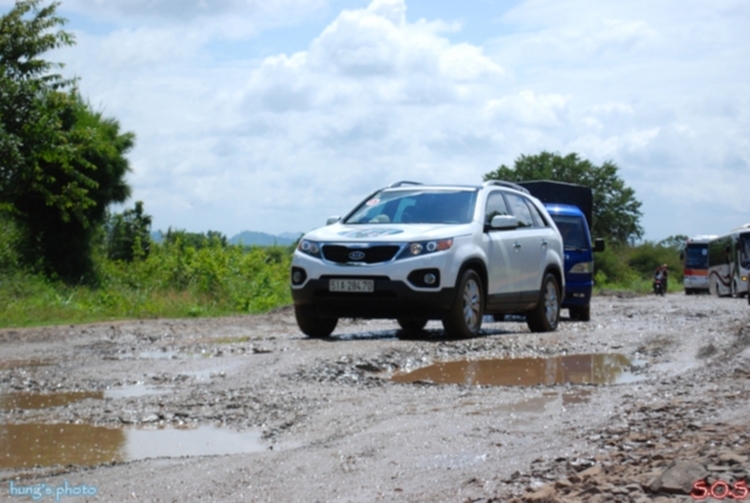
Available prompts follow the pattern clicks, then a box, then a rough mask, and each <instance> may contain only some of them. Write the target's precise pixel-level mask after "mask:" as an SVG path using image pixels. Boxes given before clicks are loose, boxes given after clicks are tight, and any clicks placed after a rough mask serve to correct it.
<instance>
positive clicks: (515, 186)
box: [484, 180, 529, 194]
mask: <svg viewBox="0 0 750 503" xmlns="http://www.w3.org/2000/svg"><path fill="white" fill-rule="evenodd" d="M490 185H497V186H498V187H508V188H509V189H513V190H517V191H519V192H525V193H526V194H529V191H528V190H527V189H526V188H525V187H521V186H520V185H518V184H517V183H513V182H506V181H503V180H487V181H486V182H484V186H485V187H488V186H490Z"/></svg>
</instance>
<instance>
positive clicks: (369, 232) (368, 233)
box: [339, 229, 404, 239]
mask: <svg viewBox="0 0 750 503" xmlns="http://www.w3.org/2000/svg"><path fill="white" fill-rule="evenodd" d="M402 232H404V231H402V230H401V229H362V230H358V231H344V232H339V236H344V237H347V238H355V239H360V238H377V237H380V236H393V235H394V234H401V233H402Z"/></svg>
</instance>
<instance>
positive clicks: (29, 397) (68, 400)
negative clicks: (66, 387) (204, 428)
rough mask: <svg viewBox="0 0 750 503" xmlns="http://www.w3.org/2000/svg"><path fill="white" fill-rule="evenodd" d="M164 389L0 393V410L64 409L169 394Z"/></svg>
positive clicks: (142, 386) (137, 386)
mask: <svg viewBox="0 0 750 503" xmlns="http://www.w3.org/2000/svg"><path fill="white" fill-rule="evenodd" d="M169 392H170V390H169V389H166V388H153V387H151V386H146V385H144V384H134V385H132V386H123V387H121V388H111V389H108V390H106V391H64V392H57V393H30V392H25V391H23V392H15V393H0V410H13V409H24V410H36V409H49V408H52V407H64V406H66V405H70V404H72V403H75V402H80V401H81V400H87V399H93V400H103V399H105V398H112V399H118V398H133V397H141V396H146V395H162V394H165V393H169Z"/></svg>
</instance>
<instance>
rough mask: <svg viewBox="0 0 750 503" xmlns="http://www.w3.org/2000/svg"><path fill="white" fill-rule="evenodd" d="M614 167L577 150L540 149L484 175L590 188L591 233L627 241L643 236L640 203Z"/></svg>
mask: <svg viewBox="0 0 750 503" xmlns="http://www.w3.org/2000/svg"><path fill="white" fill-rule="evenodd" d="M617 170H618V168H617V166H616V165H615V164H614V163H613V162H611V161H607V162H605V163H604V164H602V165H601V166H596V165H594V164H593V163H591V162H590V161H587V160H585V159H580V158H579V157H578V154H576V153H571V154H568V155H566V156H565V157H563V156H561V155H560V154H553V153H550V152H542V153H540V154H537V155H530V156H526V155H522V156H520V157H519V158H518V159H516V161H515V165H514V166H513V168H509V167H508V166H505V165H501V166H500V167H499V168H497V169H496V170H495V171H491V172H489V173H487V174H485V175H484V179H485V180H507V181H509V182H521V181H529V180H554V181H558V182H567V183H576V184H579V185H584V186H586V187H590V188H591V189H592V192H593V196H594V211H593V214H594V215H593V222H592V223H591V227H592V229H593V230H594V233H595V234H596V235H597V236H603V237H605V238H608V239H609V240H610V241H612V242H616V243H627V242H628V241H631V240H634V239H638V238H640V237H641V236H643V228H642V227H641V226H640V224H639V220H640V217H641V211H640V208H641V202H640V201H638V200H637V199H636V198H635V191H634V190H633V189H631V188H629V187H627V186H626V185H625V183H624V182H623V181H622V180H621V179H620V177H619V176H618V175H617Z"/></svg>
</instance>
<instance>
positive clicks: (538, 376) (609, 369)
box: [391, 354, 636, 386]
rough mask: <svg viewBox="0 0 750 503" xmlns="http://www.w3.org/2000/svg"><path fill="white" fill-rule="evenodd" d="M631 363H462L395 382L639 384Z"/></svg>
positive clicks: (619, 359) (577, 358)
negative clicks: (630, 371)
mask: <svg viewBox="0 0 750 503" xmlns="http://www.w3.org/2000/svg"><path fill="white" fill-rule="evenodd" d="M629 367H630V360H629V359H628V358H627V357H626V356H625V355H621V354H584V355H566V356H555V357H550V358H506V359H493V360H476V361H469V360H459V361H453V362H442V363H436V364H433V365H429V366H427V367H423V368H420V369H417V370H414V371H412V372H409V373H405V374H395V375H394V376H393V377H392V378H391V379H392V380H393V381H395V382H400V383H411V382H417V381H422V382H425V381H427V382H432V383H435V384H467V385H491V386H534V385H537V384H566V383H573V384H618V383H623V382H631V381H634V380H636V378H635V376H633V375H632V374H631V373H629V372H626V371H625V369H627V368H629Z"/></svg>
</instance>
